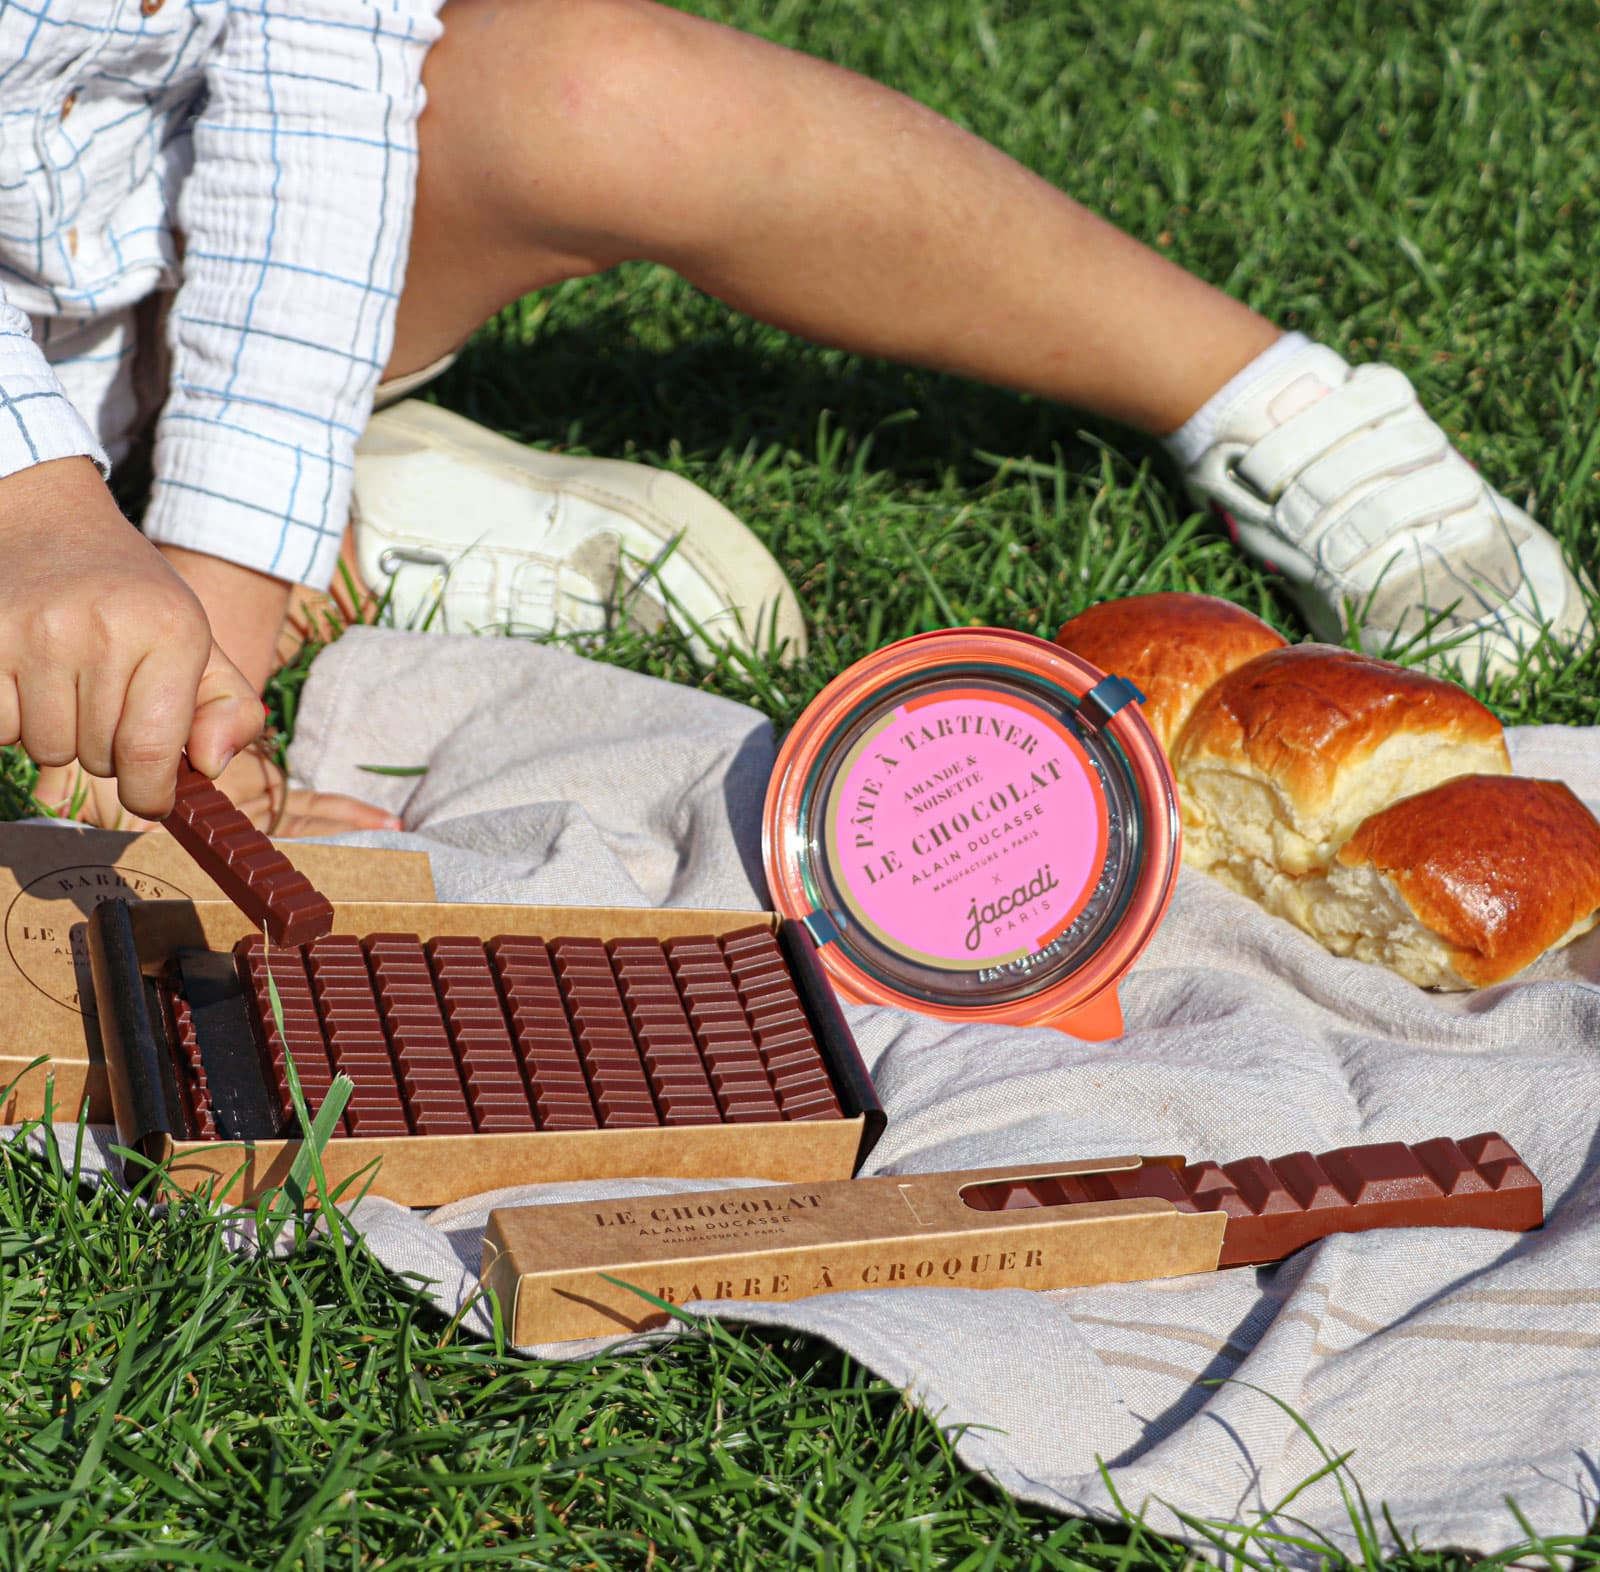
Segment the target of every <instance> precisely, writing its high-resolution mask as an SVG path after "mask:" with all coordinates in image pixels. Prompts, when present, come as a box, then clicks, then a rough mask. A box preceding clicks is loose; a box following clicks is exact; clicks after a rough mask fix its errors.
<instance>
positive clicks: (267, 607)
mask: <svg viewBox="0 0 1600 1572" xmlns="http://www.w3.org/2000/svg"><path fill="white" fill-rule="evenodd" d="M159 550H160V552H161V555H162V556H163V557H164V558H165V559H166V560H167V562H168V563H169V564H170V565H171V567H172V568H173V569H174V570H175V571H176V572H177V573H178V575H179V577H181V578H182V579H183V581H184V583H186V584H187V585H188V586H189V588H190V589H192V590H193V591H194V593H195V595H196V597H197V598H198V599H199V601H200V604H201V605H202V606H203V607H204V608H205V613H206V617H207V619H208V620H209V622H210V623H211V636H212V637H213V638H214V639H215V640H216V641H217V643H218V645H219V646H220V647H221V649H222V652H223V654H225V655H226V656H227V657H228V659H229V660H231V661H232V662H233V663H234V665H235V666H237V667H238V668H239V670H240V671H241V672H243V673H244V675H245V677H246V678H248V679H249V681H250V682H251V683H252V684H253V686H254V687H255V690H256V692H257V693H260V692H261V690H262V689H263V688H265V687H266V685H267V679H268V678H269V677H270V676H271V675H272V674H273V672H274V671H275V670H276V669H277V661H276V658H275V657H276V651H277V645H278V634H279V632H280V630H281V629H282V627H283V622H284V618H285V616H286V614H287V612H288V609H289V596H290V593H291V592H292V590H293V588H294V586H293V585H292V584H289V583H287V582H285V581H284V580H283V579H275V578H272V577H270V576H269V575H268V574H265V573H258V572H256V571H255V569H254V568H245V567H241V566H240V565H239V564H238V563H236V562H229V561H227V560H226V559H225V558H222V557H212V556H207V555H206V554H205V553H204V552H200V551H190V550H188V549H187V548H185V547H183V546H166V545H163V546H161V547H160V548H159Z"/></svg>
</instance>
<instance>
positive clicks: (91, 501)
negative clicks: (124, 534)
mask: <svg viewBox="0 0 1600 1572" xmlns="http://www.w3.org/2000/svg"><path fill="white" fill-rule="evenodd" d="M62 513H67V514H68V515H69V516H70V517H71V518H72V520H73V522H74V523H78V522H80V521H88V522H90V523H94V522H96V521H99V522H100V523H102V524H103V525H104V526H106V527H108V528H109V527H111V526H120V527H121V528H123V529H132V528H133V525H131V524H130V523H129V522H128V521H127V519H126V518H125V517H123V514H122V510H121V509H120V508H119V507H118V506H117V504H116V500H115V499H114V498H113V497H112V495H111V492H110V489H109V488H108V487H107V485H106V483H105V481H104V480H102V479H101V477H100V471H99V470H98V469H97V468H96V467H95V463H94V460H93V459H88V458H81V457H77V458H59V459H47V460H45V461H44V462H43V463H41V464H30V465H29V466H28V467H27V468H26V469H19V470H14V471H13V472H12V473H11V474H9V475H4V476H0V534H3V533H6V532H8V531H10V530H12V529H14V528H17V527H20V526H22V525H26V524H30V523H36V524H39V525H40V527H41V528H50V529H52V530H53V529H54V528H56V520H57V517H58V516H59V515H60V514H62Z"/></svg>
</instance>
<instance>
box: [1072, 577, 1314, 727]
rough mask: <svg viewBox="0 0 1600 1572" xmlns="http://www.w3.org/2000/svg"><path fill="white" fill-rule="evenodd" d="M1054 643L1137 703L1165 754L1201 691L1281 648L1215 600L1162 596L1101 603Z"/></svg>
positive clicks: (1241, 613)
mask: <svg viewBox="0 0 1600 1572" xmlns="http://www.w3.org/2000/svg"><path fill="white" fill-rule="evenodd" d="M1056 643H1057V644H1059V645H1060V646H1061V647H1062V648H1063V649H1065V650H1070V651H1071V652H1072V654H1074V655H1080V656H1082V657H1083V659H1084V660H1086V661H1088V662H1089V663H1090V664H1091V665H1093V666H1098V667H1099V668H1100V669H1101V671H1106V672H1115V673H1116V674H1117V675H1118V676H1119V677H1126V678H1127V679H1128V680H1129V681H1130V682H1131V683H1133V684H1134V686H1135V687H1137V688H1138V689H1139V691H1140V692H1141V693H1143V694H1144V696H1145V703H1144V718H1145V720H1146V721H1148V722H1149V723H1150V729H1151V730H1152V731H1153V732H1154V733H1155V734H1156V738H1157V740H1158V741H1159V742H1160V743H1161V746H1162V747H1163V748H1165V749H1167V750H1168V752H1171V749H1172V744H1173V741H1174V740H1175V739H1176V737H1177V735H1178V733H1179V732H1180V731H1182V730H1183V725H1184V722H1185V721H1186V720H1188V718H1189V714H1190V712H1191V711H1192V710H1193V709H1194V707H1195V705H1196V704H1197V703H1199V701H1200V697H1201V695H1202V694H1203V693H1204V692H1205V691H1206V689H1207V688H1209V687H1211V685H1212V684H1213V683H1215V682H1217V681H1218V680H1219V679H1221V678H1222V677H1225V676H1226V675H1227V674H1228V673H1229V672H1230V671H1233V670H1234V669H1235V668H1236V667H1238V666H1242V665H1243V664H1244V663H1245V662H1246V661H1247V660H1250V659H1252V658H1253V657H1255V656H1257V655H1261V654H1264V653H1265V652H1266V651H1268V650H1275V649H1281V648H1282V647H1283V646H1284V645H1285V644H1286V643H1287V640H1286V639H1285V638H1284V637H1283V635H1282V634H1281V633H1278V632H1277V631H1276V630H1275V629H1273V628H1269V627H1268V626H1267V624H1266V623H1264V622H1263V621H1262V620H1261V619H1260V618H1259V617H1257V616H1253V615H1252V614H1251V613H1250V612H1248V611H1246V610H1245V609H1244V608H1243V607H1242V606H1235V605H1233V604H1232V603H1231V602H1229V601H1225V600H1220V599H1218V597H1217V596H1215V595H1191V594H1187V593H1184V592H1182V591H1176V590H1174V591H1164V592H1162V593H1160V594H1155V595H1129V596H1127V597H1126V598H1124V599H1122V600H1108V601H1102V602H1101V603H1100V604H1099V605H1098V606H1090V607H1089V608H1088V609H1087V610H1085V611H1081V612H1079V613H1078V615H1077V616H1076V617H1073V618H1071V619H1070V620H1069V621H1067V622H1064V623H1062V624H1061V630H1060V632H1058V633H1057V634H1056Z"/></svg>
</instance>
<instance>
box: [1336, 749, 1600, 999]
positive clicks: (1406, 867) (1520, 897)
mask: <svg viewBox="0 0 1600 1572" xmlns="http://www.w3.org/2000/svg"><path fill="white" fill-rule="evenodd" d="M1338 860H1339V861H1340V862H1341V863H1342V864H1344V865H1345V866H1346V867H1351V868H1355V867H1361V866H1366V865H1370V866H1371V867H1373V868H1376V869H1377V870H1378V871H1379V872H1381V873H1384V874H1386V875H1388V877H1389V878H1391V879H1393V880H1394V882H1395V885H1396V886H1397V887H1398V889H1399V891H1400V893H1401V895H1402V896H1403V897H1404V898H1405V900H1406V903H1407V904H1408V905H1409V906H1410V907H1411V909H1412V911H1413V912H1415V914H1416V916H1417V919H1418V921H1420V922H1421V923H1422V924H1423V926H1424V927H1426V928H1429V929H1432V930H1433V932H1435V933H1436V934H1438V935H1439V937H1440V938H1442V939H1443V940H1444V941H1445V942H1446V944H1448V945H1449V946H1450V947H1451V949H1452V951H1453V952H1454V953H1453V954H1452V957H1451V959H1452V962H1453V964H1454V966H1455V969H1456V970H1457V971H1458V972H1459V973H1460V974H1461V976H1462V977H1463V978H1464V979H1465V980H1466V981H1467V982H1469V983H1470V984H1472V986H1473V987H1475V988H1482V987H1486V986H1488V985H1489V984H1490V983H1496V982H1501V981H1503V980H1504V979H1505V978H1507V977H1510V976H1511V975H1512V974H1513V973H1515V972H1519V971H1521V970H1522V968H1523V967H1524V966H1527V965H1529V964H1530V963H1531V962H1533V961H1535V960H1537V959H1538V958H1539V956H1540V955H1542V954H1543V953H1544V952H1545V950H1547V949H1548V948H1549V947H1550V946H1551V945H1553V944H1555V943H1557V942H1559V941H1560V940H1562V939H1563V938H1565V937H1567V936H1569V935H1571V934H1573V932H1574V930H1577V929H1579V928H1580V925H1581V924H1583V923H1584V922H1585V921H1586V920H1587V919H1589V918H1592V917H1593V916H1594V914H1595V912H1596V911H1600V822H1597V821H1596V819H1595V816H1594V815H1593V814H1592V813H1590V811H1589V810H1588V808H1586V807H1585V806H1584V805H1583V803H1582V802H1581V801H1580V800H1579V799H1578V798H1577V797H1576V796H1575V795H1574V794H1573V792H1572V791H1571V790H1570V789H1569V788H1568V787H1567V786H1565V785H1563V784H1562V783H1561V782H1560V781H1538V780H1527V779H1525V778H1523V777H1521V776H1515V775H1461V776H1457V777H1456V779H1454V780H1450V781H1446V782H1445V783H1444V784H1443V785H1442V786H1435V787H1433V788H1432V790H1430V791H1425V792H1419V793H1418V794H1417V795H1416V796H1414V797H1407V798H1404V799H1403V800H1402V801H1400V802H1397V803H1394V804H1393V805H1392V806H1390V807H1388V808H1386V809H1384V810H1383V812H1381V813H1375V814H1373V815H1372V817H1371V818H1369V819H1367V820H1366V821H1365V822H1364V823H1363V824H1362V825H1361V827H1360V828H1359V829H1358V830H1357V831H1356V832H1355V834H1354V835H1352V836H1351V837H1350V839H1349V840H1348V841H1346V842H1345V844H1344V846H1343V847H1341V848H1340V851H1339V858H1338Z"/></svg>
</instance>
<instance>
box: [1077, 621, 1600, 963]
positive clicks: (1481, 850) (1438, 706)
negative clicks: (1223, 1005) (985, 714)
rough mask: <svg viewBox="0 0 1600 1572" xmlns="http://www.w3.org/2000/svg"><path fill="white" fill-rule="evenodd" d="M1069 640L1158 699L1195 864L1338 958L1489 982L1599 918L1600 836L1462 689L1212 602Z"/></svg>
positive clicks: (1083, 629)
mask: <svg viewBox="0 0 1600 1572" xmlns="http://www.w3.org/2000/svg"><path fill="white" fill-rule="evenodd" d="M1058 642H1059V643H1061V644H1063V645H1064V646H1065V647H1066V648H1068V649H1069V650H1071V651H1073V653H1075V654H1077V655H1080V656H1082V657H1083V658H1084V659H1085V660H1088V661H1090V662H1091V663H1092V664H1094V665H1096V666H1099V667H1100V668H1101V669H1102V670H1104V671H1114V672H1117V673H1118V674H1119V675H1121V676H1125V677H1127V678H1129V679H1130V680H1131V681H1132V682H1133V683H1134V684H1135V685H1136V686H1137V687H1139V688H1140V689H1141V690H1142V691H1144V692H1145V693H1146V694H1147V695H1149V703H1148V704H1147V706H1146V718H1147V719H1148V720H1149V721H1150V723H1151V725H1152V728H1153V729H1154V730H1155V732H1156V734H1157V736H1158V737H1160V739H1161V740H1162V743H1163V745H1164V746H1165V747H1166V748H1167V751H1168V754H1169V756H1170V757H1171V759H1172V764H1173V771H1174V774H1175V775H1176V777H1177V780H1178V787H1179V793H1180V797H1181V799H1182V804H1183V822H1184V848H1183V856H1184V861H1185V862H1188V863H1190V864H1192V865H1194V866H1196V867H1199V868H1202V869H1204V870H1205V871H1206V872H1208V873H1210V874H1212V875H1213V876H1214V877H1216V878H1219V879H1221V880H1222V881H1223V882H1225V883H1227V884H1229V885H1230V886H1232V887H1233V888H1234V889H1237V890H1239V891H1241V892H1243V893H1244V894H1246V895H1249V896H1250V897H1252V898H1253V899H1254V900H1256V901H1258V902H1260V903H1261V904H1262V905H1263V906H1264V907H1266V909H1267V910H1269V911H1271V912H1274V913H1275V914H1277V915H1278V916H1281V917H1284V918H1287V919H1288V920H1289V921H1291V922H1293V923H1295V924H1296V925H1297V926H1299V927H1300V928H1302V929H1304V930H1305V931H1306V932H1307V933H1309V934H1311V935H1312V936H1313V937H1314V938H1316V939H1318V940H1319V941H1320V942H1321V943H1323V944H1325V945H1326V946H1327V947H1328V948H1329V949H1330V950H1333V951H1334V952H1335V953H1336V954H1340V955H1351V956H1354V957H1356V958H1357V959H1360V960H1366V961H1375V962H1377V963H1379V964H1381V965H1384V966H1388V967H1389V968H1390V969H1392V970H1394V971H1396V972H1398V973H1399V974H1400V975H1401V976H1404V977H1408V978H1410V979H1411V980H1412V981H1413V982H1416V983H1418V984H1420V985H1421V986H1423V987H1435V988H1473V987H1482V986H1485V985H1486V984H1489V983H1494V982H1500V981H1503V980H1504V979H1505V978H1507V977H1509V976H1512V975H1513V974H1514V973H1516V972H1518V971H1521V970H1522V969H1523V968H1524V967H1525V966H1527V965H1528V964H1530V963H1531V962H1532V961H1533V960H1535V959H1537V957H1538V956H1539V955H1540V954H1542V953H1543V952H1544V951H1545V950H1546V949H1548V948H1550V947H1552V946H1555V945H1560V944H1564V943H1566V942H1567V941H1568V940H1570V939H1573V938H1576V937H1577V936H1578V935H1579V934H1581V933H1583V932H1585V931H1587V930H1588V929H1589V928H1591V927H1593V926H1595V924H1596V922H1597V921H1600V822H1597V821H1596V820H1595V817H1594V815H1593V814H1591V813H1590V812H1589V810H1588V809H1587V808H1586V807H1585V806H1584V805H1583V804H1582V803H1581V802H1580V801H1579V800H1578V799H1577V798H1576V797H1575V796H1573V794H1572V793H1571V792H1570V791H1569V790H1568V789H1567V788H1566V787H1565V786H1562V785H1560V784H1558V783H1556V782H1551V781H1530V780H1519V779H1516V778H1514V777H1512V776H1511V775H1510V767H1511V766H1510V759H1509V757H1508V756H1507V753H1506V749H1505V741H1504V738H1503V736H1502V733H1501V727H1500V723H1499V721H1498V720H1497V719H1496V718H1495V717H1494V715H1493V714H1492V713H1491V712H1490V711H1489V710H1487V709H1486V708H1485V707H1484V706H1483V705H1482V704H1480V703H1478V701H1477V700H1476V699H1474V698H1472V697H1471V696H1470V695H1469V694H1467V693H1465V692H1464V691H1463V690H1462V689H1460V688H1459V687H1457V686H1456V685H1455V684H1453V683H1450V682H1446V681H1443V680H1441V679H1439V678H1435V677H1429V676H1426V675H1424V674H1423V673H1420V672H1415V671H1410V670H1407V669H1406V668H1404V667H1401V666H1397V665H1395V664H1394V663H1393V662H1390V661H1383V660H1377V659H1375V658H1374V657H1371V656H1367V655H1358V654H1355V653H1353V652H1351V651H1349V650H1342V649H1337V648H1334V647H1333V646H1330V645H1321V644H1302V645H1295V646H1288V645H1286V644H1285V643H1284V641H1283V640H1282V639H1281V638H1280V637H1279V636H1278V635H1277V634H1276V633H1274V632H1273V630H1272V629H1271V628H1269V627H1267V625H1266V624H1265V623H1263V622H1261V621H1260V620H1259V619H1258V618H1255V617H1252V616H1251V615H1250V614H1249V613H1248V612H1246V611H1243V610H1241V609H1240V608H1238V607H1236V606H1230V605H1229V604H1228V603H1227V602H1226V601H1219V600H1216V599H1214V598H1213V597H1210V596H1204V595H1179V594H1171V595H1143V596H1136V597H1130V598H1129V599H1126V600H1122V601H1114V602H1108V603H1106V604H1104V605H1101V606H1096V607H1091V608H1090V609H1089V610H1088V611H1086V612H1084V613H1082V614H1081V615H1080V616H1078V617H1075V618H1073V619H1072V620H1071V621H1070V622H1068V623H1066V624H1065V625H1064V626H1063V627H1062V629H1061V632H1060V634H1059V635H1058Z"/></svg>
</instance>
